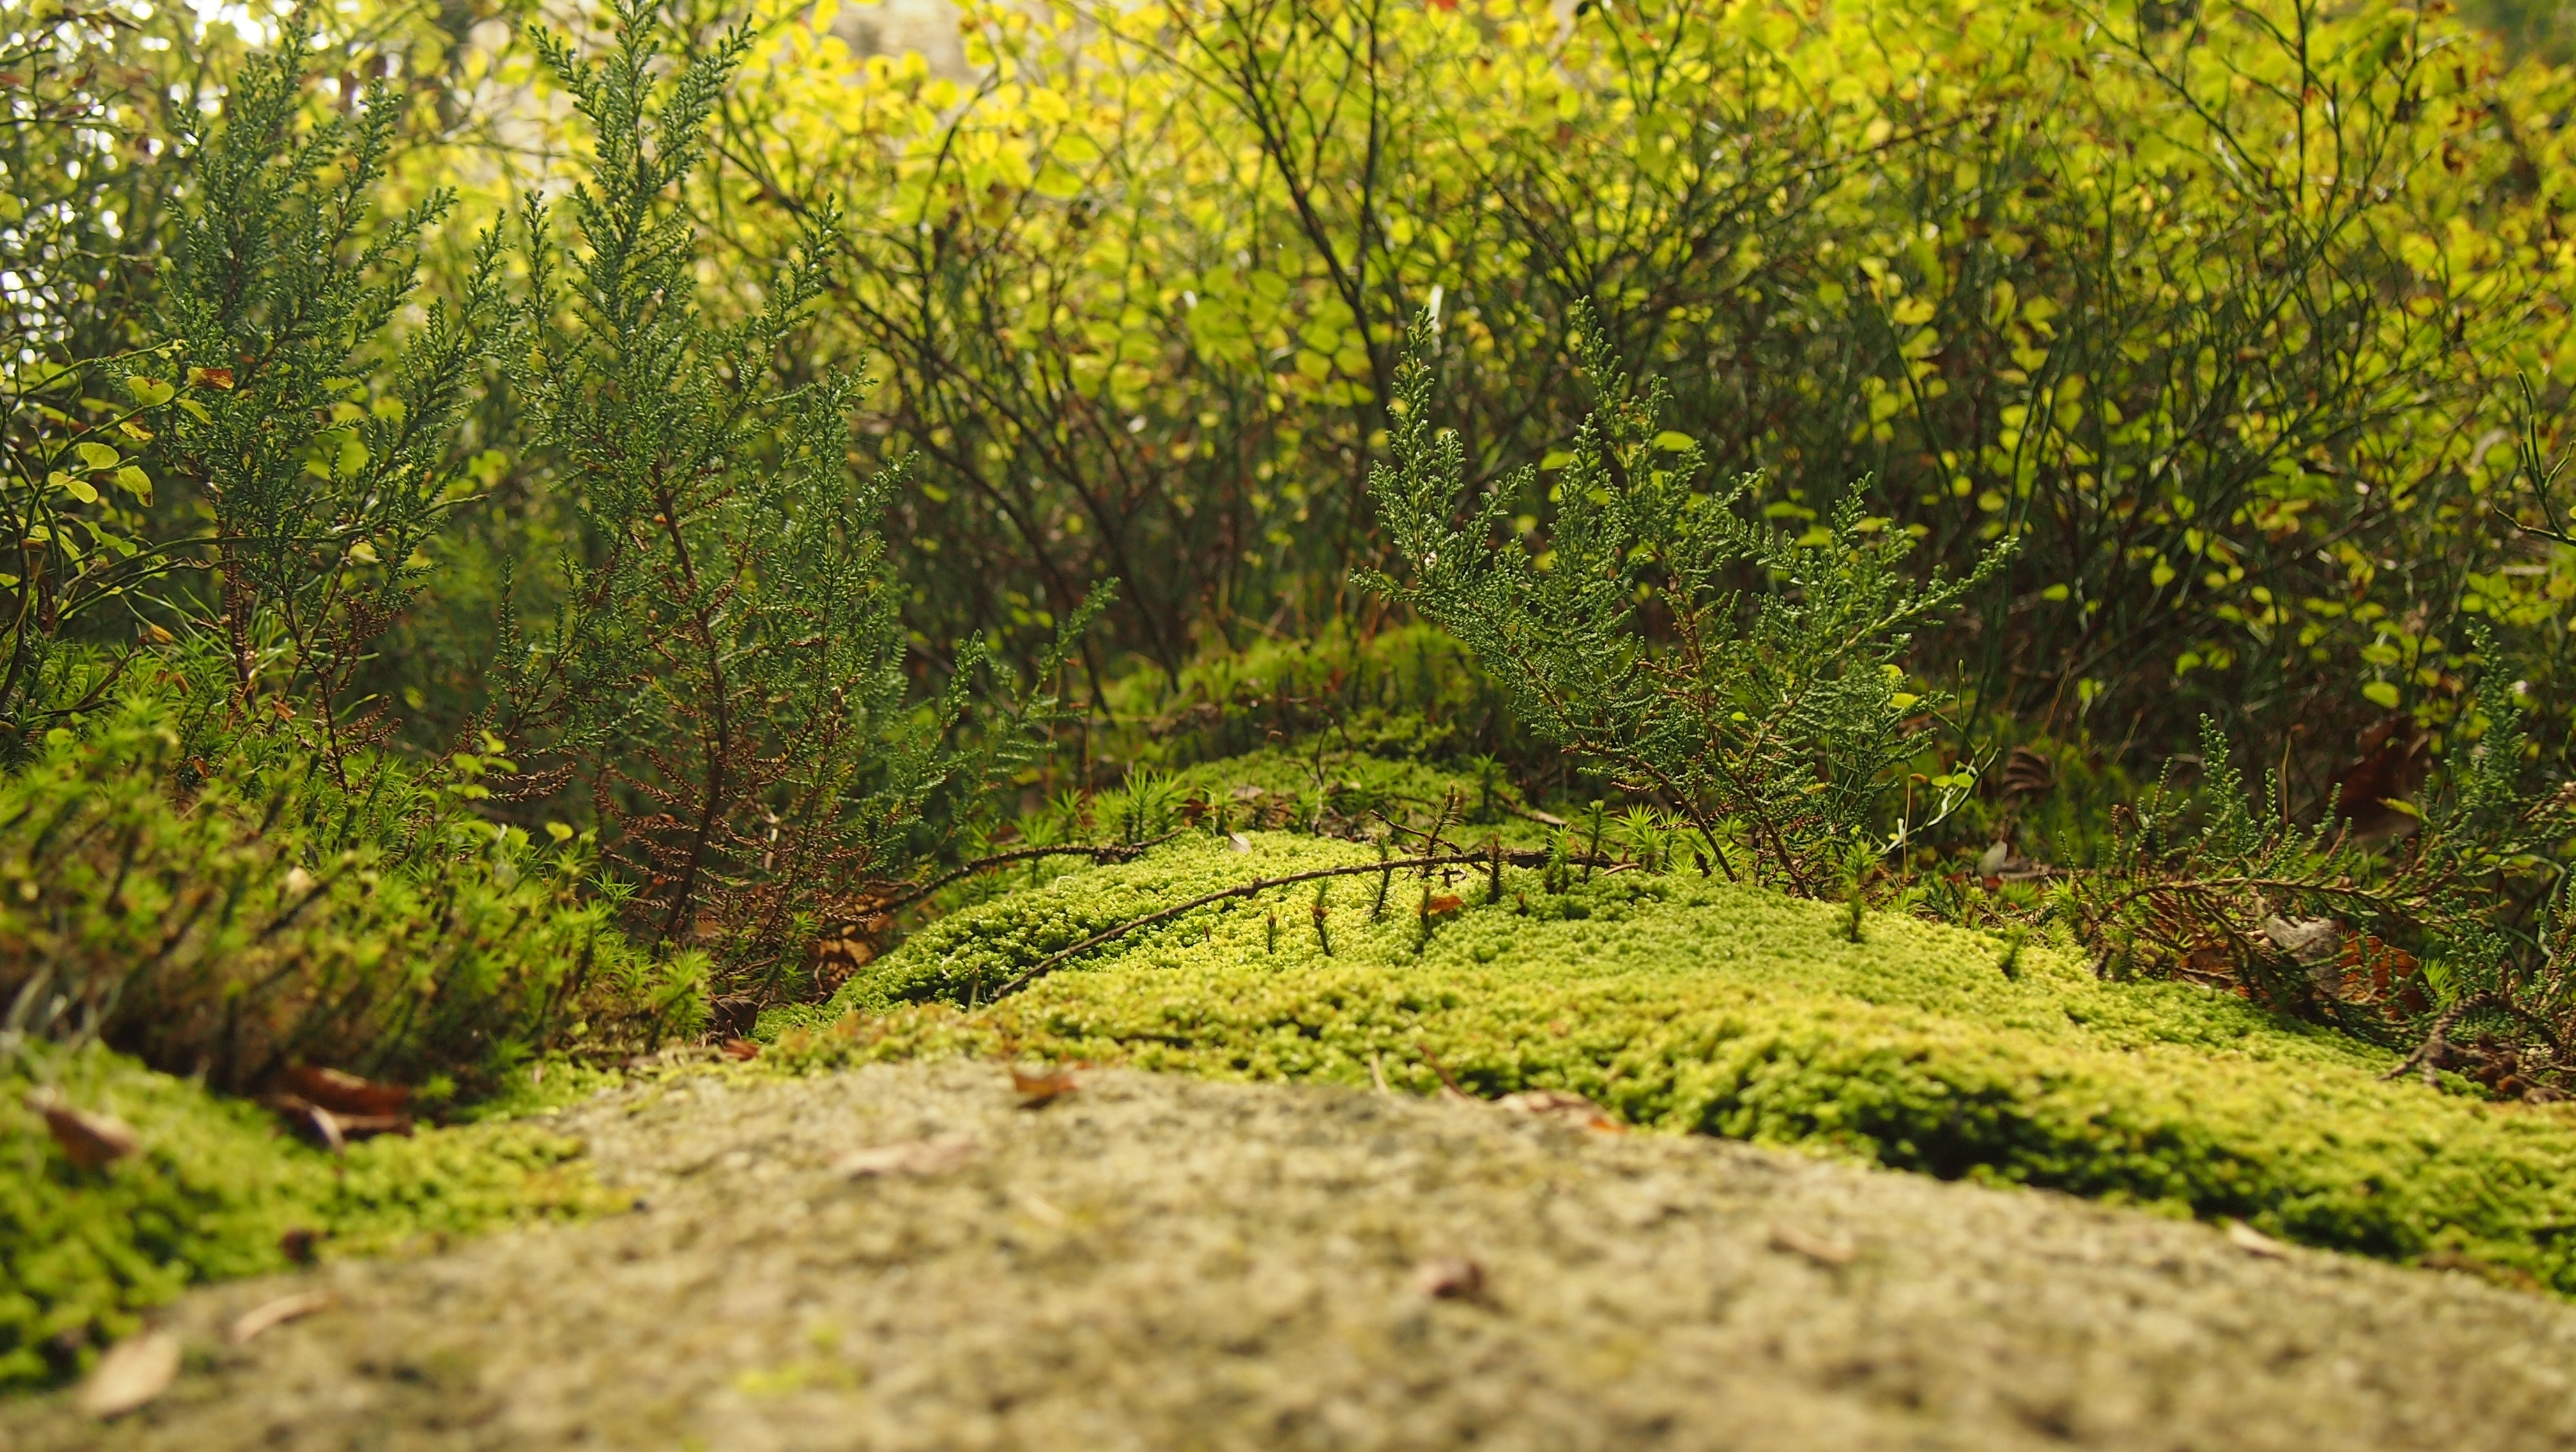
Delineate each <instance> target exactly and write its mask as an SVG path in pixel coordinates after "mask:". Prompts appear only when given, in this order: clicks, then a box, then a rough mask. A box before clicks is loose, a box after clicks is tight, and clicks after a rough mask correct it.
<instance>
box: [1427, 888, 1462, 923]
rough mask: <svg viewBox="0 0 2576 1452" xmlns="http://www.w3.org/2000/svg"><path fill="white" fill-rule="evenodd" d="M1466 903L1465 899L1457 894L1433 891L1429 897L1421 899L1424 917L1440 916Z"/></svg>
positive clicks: (1454, 910) (1452, 911)
mask: <svg viewBox="0 0 2576 1452" xmlns="http://www.w3.org/2000/svg"><path fill="white" fill-rule="evenodd" d="M1466 905H1467V900H1466V899H1465V898H1463V897H1460V896H1458V895H1457V894H1456V893H1449V892H1442V893H1434V894H1432V895H1431V896H1430V897H1428V898H1425V899H1423V903H1422V915H1423V916H1424V917H1426V918H1436V917H1442V916H1445V915H1447V914H1449V913H1454V912H1456V911H1457V910H1458V909H1460V908H1462V907H1465V906H1466Z"/></svg>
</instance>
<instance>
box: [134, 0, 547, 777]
mask: <svg viewBox="0 0 2576 1452" xmlns="http://www.w3.org/2000/svg"><path fill="white" fill-rule="evenodd" d="M309 28H310V19H309V17H308V16H306V15H304V14H303V13H301V12H299V13H298V14H297V15H295V16H294V17H292V18H291V19H290V20H289V21H288V22H287V24H286V25H285V26H284V27H283V31H284V33H283V38H282V39H281V41H280V42H279V44H278V45H277V46H276V47H275V48H274V49H272V50H270V51H268V52H265V53H263V54H260V55H257V56H255V57H254V58H253V59H252V60H251V61H250V62H249V63H248V64H247V65H246V66H245V68H244V70H243V72H242V75H241V77H240V79H239V80H238V81H237V83H236V84H235V86H234V87H233V90H232V93H231V95H230V96H229V97H228V98H227V100H226V103H225V105H224V108H223V111H222V114H221V117H220V120H219V121H218V122H217V123H216V124H215V125H214V127H213V129H212V132H211V134H210V135H207V136H205V137H203V138H197V137H186V138H182V144H183V147H184V148H186V149H188V150H190V151H192V152H193V153H194V158H195V161H194V166H195V175H196V178H197V195H196V196H195V198H194V199H193V201H192V204H191V205H190V206H189V208H188V209H187V211H186V214H185V216H184V217H183V218H182V220H181V221H180V222H179V225H178V228H177V235H176V237H175V239H174V243H173V247H172V251H171V259H170V262H169V264H168V266H167V269H166V272H165V275H164V278H163V283H162V293H161V297H162V305H161V306H162V319H161V332H162V335H163V337H164V338H165V339H167V342H166V344H165V345H164V346H163V348H162V349H160V350H158V351H159V352H160V354H161V356H162V359H163V360H164V361H161V362H156V363H153V364H152V365H151V366H150V367H143V366H137V367H133V368H130V369H128V370H126V371H127V373H128V378H127V383H128V387H129V389H130V390H132V391H133V392H134V393H135V395H136V396H137V397H138V398H140V399H142V400H144V401H146V402H149V403H154V404H156V405H158V406H157V407H156V408H155V409H154V417H155V422H156V424H157V426H158V427H159V429H160V430H161V438H160V440H159V448H160V457H161V459H162V461H163V463H164V465H165V466H166V468H167V469H168V471H169V472H170V474H172V475H173V476H175V477H176V479H177V480H178V482H180V483H181V484H183V485H184V486H185V487H187V488H188V489H190V490H192V491H193V492H194V493H195V494H196V495H198V496H199V497H201V498H202V499H203V501H204V502H205V504H206V506H207V509H208V512H209V514H210V516H211V519H210V523H211V525H212V529H211V531H210V538H209V539H208V540H207V541H206V542H205V546H206V548H207V550H208V552H209V553H210V554H211V563H212V565H213V570H214V590H213V592H212V594H213V598H212V600H211V602H209V606H208V611H207V613H208V614H209V615H210V617H211V618H210V619H209V621H208V622H207V623H208V624H210V625H212V626H213V627H214V629H215V631H216V632H217V633H218V634H219V635H220V637H221V638H222V640H223V642H224V647H225V653H226V656H227V658H228V660H229V662H230V666H231V676H232V689H233V693H234V697H235V702H236V705H237V706H238V707H239V708H240V712H239V713H240V715H241V716H242V717H243V718H245V719H257V718H271V719H274V720H293V719H295V718H296V716H297V715H298V713H302V714H303V715H304V716H305V717H307V718H308V721H309V725H308V726H307V727H305V728H299V734H309V736H310V738H311V739H310V740H309V741H308V742H307V743H306V744H307V745H309V746H311V747H314V748H316V749H319V750H320V751H321V752H322V759H323V761H324V763H325V764H326V766H327V767H328V768H329V769H330V770H331V771H333V772H334V773H341V772H344V771H345V770H346V762H347V761H348V758H349V756H350V754H351V753H352V752H353V751H356V750H357V749H359V748H361V747H363V746H366V745H370V744H373V742H374V741H375V740H376V739H377V738H378V737H379V736H380V735H381V734H382V733H381V732H380V731H377V730H375V729H373V726H374V723H376V722H377V721H379V720H380V719H381V712H380V711H378V710H377V709H376V708H375V703H373V702H370V701H368V700H366V699H364V698H363V697H361V696H359V695H358V694H357V692H358V690H359V687H360V681H359V677H360V674H361V671H362V669H363V667H364V665H365V663H366V660H367V654H368V650H369V648H370V646H371V644H372V643H373V642H374V641H375V640H376V639H377V637H378V636H379V635H381V634H382V632H383V631H384V630H385V629H386V627H387V626H389V625H390V624H392V623H393V621H394V619H395V617H396V616H397V615H398V613H399V612H400V611H401V610H402V608H403V607H404V606H405V605H406V604H407V603H408V602H409V601H410V600H411V598H412V597H413V596H414V595H415V594H416V593H417V592H418V591H419V589H420V588H421V586H422V585H423V583H424V582H425V580H426V579H427V576H428V573H429V571H430V568H431V559H430V556H429V555H428V553H427V551H426V546H428V545H429V543H430V542H431V540H432V538H433V537H434V536H435V535H436V534H437V533H438V532H439V530H440V529H441V528H442V527H443V525H444V524H445V522H446V519H447V516H448V515H449V514H450V513H451V512H452V511H453V509H454V508H455V507H456V506H457V505H458V504H459V503H460V502H462V501H463V500H464V499H465V498H467V497H468V495H469V494H470V490H471V486H470V484H469V483H468V481H467V477H466V474H465V470H464V462H465V461H464V459H463V458H462V457H461V454H460V451H459V450H458V449H457V447H456V439H457V432H458V425H459V423H460V421H461V419H462V417H463V415H464V413H465V411H466V410H467V409H468V408H469V407H470V406H471V404H472V401H473V395H474V386H475V385H476V384H477V383H479V382H480V380H481V376H482V372H483V369H484V365H485V362H486V360H487V359H488V357H489V356H490V354H491V350H492V349H493V347H494V346H495V344H496V343H497V342H498V340H499V339H500V338H501V337H502V336H503V335H505V334H506V332H507V331H508V328H509V325H510V323H511V321H512V320H513V317H514V314H515V311H516V310H515V308H514V307H513V305H512V304H511V303H510V302H509V300H508V298H507V296H506V293H505V289H504V281H503V278H502V275H501V262H502V260H503V251H502V245H501V239H500V237H499V235H498V234H497V233H494V234H489V235H487V236H486V237H485V238H484V239H483V241H482V243H481V245H480V246H479V247H478V249H477V250H476V252H475V255H474V258H473V261H472V264H471V266H470V267H469V269H468V271H467V274H466V276H465V277H464V278H463V279H462V281H461V286H460V287H459V289H458V296H457V299H456V300H455V301H454V302H453V303H451V302H449V301H448V300H445V299H439V300H434V301H432V302H430V303H429V304H428V305H427V307H426V309H425V310H424V311H425V314H426V316H425V318H424V319H423V320H422V321H421V323H420V324H419V325H418V326H416V327H412V328H409V329H407V330H406V331H405V336H404V340H403V341H402V342H401V343H400V344H399V345H398V346H395V347H392V348H387V347H386V346H385V343H384V340H385V339H386V338H387V337H388V336H389V335H390V333H391V330H392V328H393V325H394V323H395V322H396V320H397V318H398V317H399V316H400V315H401V314H402V312H403V311H404V310H405V308H406V307H408V306H409V305H411V303H412V299H413V296H414V293H415V291H416V290H417V287H418V281H419V263H420V243H421V236H422V233H423V232H424V231H425V230H426V229H427V228H428V227H429V226H430V225H431V223H433V222H434V221H435V220H437V219H438V218H439V217H440V216H441V215H443V214H444V213H445V212H446V211H447V209H448V207H449V204H450V198H449V196H448V194H447V193H445V192H436V193H433V194H431V195H430V196H429V197H428V198H427V199H425V200H423V201H422V202H420V203H419V204H417V205H415V206H413V207H412V208H410V209H409V210H407V211H405V212H403V213H401V214H400V215H398V216H394V217H390V218H388V217H383V216H380V215H379V214H378V205H377V204H378V200H379V193H380V192H381V190H382V185H383V182H384V179H385V172H386V167H387V165H388V163H389V160H390V157H391V151H392V146H393V143H394V138H395V132H396V128H397V126H398V124H399V121H400V116H401V111H402V106H401V102H400V98H399V96H398V95H397V94H396V93H395V92H394V91H393V90H391V88H389V87H387V86H386V85H385V84H384V83H382V82H381V81H380V82H377V83H375V84H374V85H372V86H370V87H369V89H368V90H367V92H366V93H365V95H364V97H363V98H362V99H359V100H358V101H357V102H356V104H355V105H354V106H352V107H351V108H350V109H349V110H348V111H347V112H346V113H345V114H341V113H332V112H325V113H322V114H320V115H318V116H317V115H315V114H313V113H312V111H311V108H309V107H307V106H306V104H305V71H306V69H307V66H308V64H309V60H310V54H311V53H310V51H309V49H308V48H307V41H306V36H307V32H308V30H309ZM163 368H166V369H167V370H168V376H166V377H156V376H151V375H152V374H154V373H156V372H159V371H160V370H161V369H163Z"/></svg>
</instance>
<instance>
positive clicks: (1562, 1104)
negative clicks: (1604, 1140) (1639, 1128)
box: [1494, 1089, 1628, 1134]
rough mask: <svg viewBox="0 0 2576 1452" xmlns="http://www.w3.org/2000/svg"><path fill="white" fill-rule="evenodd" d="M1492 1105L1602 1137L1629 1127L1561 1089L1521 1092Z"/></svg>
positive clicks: (1585, 1100) (1597, 1107)
mask: <svg viewBox="0 0 2576 1452" xmlns="http://www.w3.org/2000/svg"><path fill="white" fill-rule="evenodd" d="M1494 1102H1495V1103H1496V1104H1499V1105H1501V1106H1502V1107H1503V1108H1505V1109H1508V1110H1511V1111H1512V1112H1514V1113H1516V1114H1527V1115H1530V1116H1532V1117H1534V1118H1538V1119H1552V1120H1555V1121H1556V1122H1558V1123H1559V1124H1570V1125H1573V1126H1575V1127H1576V1128H1578V1129H1592V1130H1599V1131H1600V1132H1601V1133H1603V1134H1626V1133H1627V1132H1628V1126H1626V1125H1624V1124H1621V1123H1620V1122H1619V1121H1617V1120H1615V1119H1612V1118H1611V1117H1610V1111H1608V1110H1606V1109H1604V1108H1602V1107H1601V1106H1600V1105H1598V1104H1595V1103H1593V1102H1592V1101H1591V1100H1589V1099H1586V1098H1584V1097H1583V1096H1582V1095H1580V1094H1575V1093H1571V1092H1569V1091H1567V1090H1563V1089H1524V1090H1522V1091H1521V1092H1520V1093H1518V1094H1506V1095H1504V1096H1503V1097H1502V1098H1500V1099H1497V1100H1495V1101H1494Z"/></svg>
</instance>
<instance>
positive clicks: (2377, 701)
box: [2361, 681, 2397, 711]
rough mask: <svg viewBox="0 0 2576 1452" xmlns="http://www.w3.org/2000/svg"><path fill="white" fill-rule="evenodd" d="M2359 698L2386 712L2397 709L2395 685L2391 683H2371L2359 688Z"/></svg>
mask: <svg viewBox="0 0 2576 1452" xmlns="http://www.w3.org/2000/svg"><path fill="white" fill-rule="evenodd" d="M2361 698H2362V699H2363V700H2365V701H2368V702H2370V703H2371V704H2372V705H2374V706H2378V707H2381V708H2383V709H2386V710H2391V711H2394V710H2396V709H2397V685H2396V683H2395V682H2393V681H2372V682H2371V683H2370V684H2369V685H2366V686H2364V687H2362V688H2361Z"/></svg>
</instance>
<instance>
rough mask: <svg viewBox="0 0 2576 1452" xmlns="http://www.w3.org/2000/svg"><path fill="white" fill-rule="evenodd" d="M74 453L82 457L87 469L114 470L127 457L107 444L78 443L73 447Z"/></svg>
mask: <svg viewBox="0 0 2576 1452" xmlns="http://www.w3.org/2000/svg"><path fill="white" fill-rule="evenodd" d="M72 452H73V453H75V454H78V455H80V461H81V467H82V468H85V469H113V468H115V467H116V465H117V462H118V461H119V460H121V459H123V458H124V457H125V456H124V455H123V454H120V453H118V452H117V451H116V450H114V449H112V448H109V447H108V446H107V445H105V444H93V443H78V444H74V445H72Z"/></svg>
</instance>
